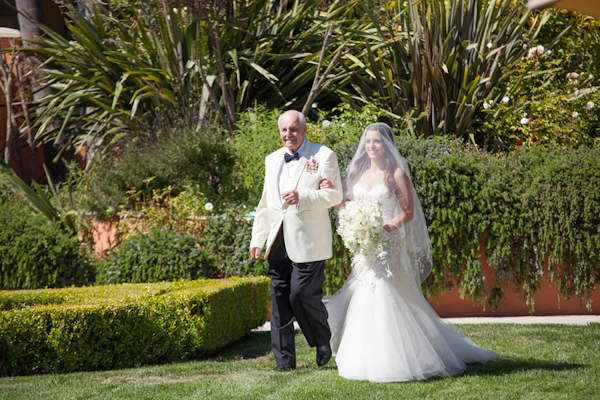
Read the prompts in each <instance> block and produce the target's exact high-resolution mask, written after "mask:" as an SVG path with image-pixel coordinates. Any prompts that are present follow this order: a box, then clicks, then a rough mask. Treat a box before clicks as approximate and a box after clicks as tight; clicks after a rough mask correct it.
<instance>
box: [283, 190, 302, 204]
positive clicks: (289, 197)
mask: <svg viewBox="0 0 600 400" xmlns="http://www.w3.org/2000/svg"><path fill="white" fill-rule="evenodd" d="M298 197H299V196H298V191H297V190H288V191H287V192H283V194H282V195H281V198H282V199H283V200H284V201H287V203H288V204H291V205H294V204H298Z"/></svg>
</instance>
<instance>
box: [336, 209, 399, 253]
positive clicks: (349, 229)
mask: <svg viewBox="0 0 600 400" xmlns="http://www.w3.org/2000/svg"><path fill="white" fill-rule="evenodd" d="M380 208H381V204H380V203H379V201H374V200H371V201H369V200H366V199H357V200H353V201H350V202H348V203H346V206H345V207H344V208H342V209H341V210H340V211H339V227H338V230H337V231H338V233H339V235H340V236H341V237H342V240H343V241H344V245H345V246H346V248H348V250H350V252H352V253H353V254H355V255H356V254H364V255H365V256H366V257H368V258H376V259H379V260H380V261H381V263H385V257H386V255H387V252H385V251H384V249H383V246H385V245H387V244H389V243H390V240H389V238H388V236H387V235H386V234H385V231H384V229H383V216H382V215H381V211H380Z"/></svg>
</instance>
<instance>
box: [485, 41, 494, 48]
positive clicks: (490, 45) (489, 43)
mask: <svg viewBox="0 0 600 400" xmlns="http://www.w3.org/2000/svg"><path fill="white" fill-rule="evenodd" d="M486 46H487V48H488V49H491V48H492V47H494V45H493V44H492V42H488V44H487V45H486Z"/></svg>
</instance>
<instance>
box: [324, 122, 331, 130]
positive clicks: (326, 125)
mask: <svg viewBox="0 0 600 400" xmlns="http://www.w3.org/2000/svg"><path fill="white" fill-rule="evenodd" d="M329 125H331V122H330V121H328V120H325V121H323V127H325V128H327V127H328V126H329Z"/></svg>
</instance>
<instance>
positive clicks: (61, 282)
mask: <svg viewBox="0 0 600 400" xmlns="http://www.w3.org/2000/svg"><path fill="white" fill-rule="evenodd" d="M93 261H94V259H93V258H92V256H91V255H90V254H89V252H88V251H87V249H86V247H85V246H83V245H82V244H80V242H79V240H78V238H77V237H76V236H73V235H71V234H69V233H67V232H65V231H64V230H62V229H61V226H60V224H59V223H52V222H49V221H48V219H47V218H46V217H44V216H43V215H41V214H37V213H35V212H34V211H33V210H32V209H31V208H30V207H29V206H27V205H25V204H23V203H18V202H8V201H7V202H6V203H4V204H2V205H0V289H37V288H43V287H46V286H47V287H64V286H70V285H86V284H92V283H93V282H94V279H95V267H94V265H93Z"/></svg>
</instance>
